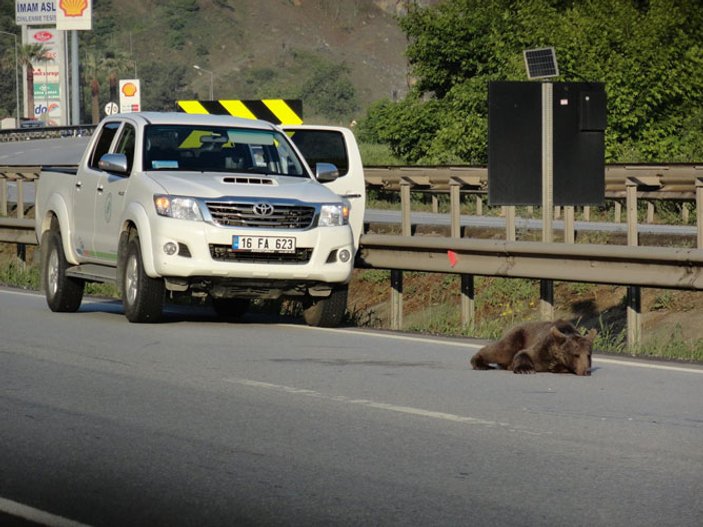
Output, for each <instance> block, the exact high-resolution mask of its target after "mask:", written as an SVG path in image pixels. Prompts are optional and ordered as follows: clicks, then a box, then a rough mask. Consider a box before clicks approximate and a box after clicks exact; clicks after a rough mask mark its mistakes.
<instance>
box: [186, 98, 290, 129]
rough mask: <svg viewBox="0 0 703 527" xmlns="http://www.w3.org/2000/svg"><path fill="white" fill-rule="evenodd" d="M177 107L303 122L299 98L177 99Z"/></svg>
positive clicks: (203, 111)
mask: <svg viewBox="0 0 703 527" xmlns="http://www.w3.org/2000/svg"><path fill="white" fill-rule="evenodd" d="M178 107H179V109H180V111H182V112H185V113H209V114H213V115H233V116H234V117H243V118H244V119H262V120H264V121H269V122H270V123H273V124H302V123H303V101H301V100H300V99H260V100H259V99H257V100H236V99H233V100H218V101H178Z"/></svg>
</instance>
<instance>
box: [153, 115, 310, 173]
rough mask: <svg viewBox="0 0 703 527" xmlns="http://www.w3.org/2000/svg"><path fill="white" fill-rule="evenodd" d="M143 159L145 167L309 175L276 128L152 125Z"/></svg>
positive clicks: (168, 169) (171, 170) (171, 169)
mask: <svg viewBox="0 0 703 527" xmlns="http://www.w3.org/2000/svg"><path fill="white" fill-rule="evenodd" d="M143 159H144V170H167V171H169V172H173V171H197V172H206V171H207V172H243V173H256V174H271V175H285V176H296V177H307V174H306V172H305V169H304V168H303V164H302V163H301V161H300V159H299V158H298V156H297V155H296V154H295V152H294V151H293V149H292V148H291V146H290V143H289V142H288V140H287V138H286V137H285V136H284V135H283V134H282V133H280V132H277V131H275V130H257V129H253V128H223V127H209V126H191V125H150V126H147V127H146V133H145V140H144V156H143Z"/></svg>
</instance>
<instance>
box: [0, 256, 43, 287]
mask: <svg viewBox="0 0 703 527" xmlns="http://www.w3.org/2000/svg"><path fill="white" fill-rule="evenodd" d="M0 284H3V285H10V286H13V287H21V288H23V289H39V269H38V267H37V266H33V265H29V264H26V263H24V262H23V261H22V260H20V259H19V258H11V259H10V260H8V261H5V262H3V263H2V265H0Z"/></svg>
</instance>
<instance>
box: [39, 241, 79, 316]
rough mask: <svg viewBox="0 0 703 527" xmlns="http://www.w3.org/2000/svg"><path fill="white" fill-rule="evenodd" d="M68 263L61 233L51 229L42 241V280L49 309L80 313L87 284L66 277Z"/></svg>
mask: <svg viewBox="0 0 703 527" xmlns="http://www.w3.org/2000/svg"><path fill="white" fill-rule="evenodd" d="M67 268H68V262H67V261H66V255H65V254H64V252H63V243H62V241H61V233H60V232H59V231H58V230H56V229H50V230H48V231H46V232H45V233H44V234H43V235H42V239H41V269H42V274H41V279H42V289H44V293H45V294H46V303H47V304H49V309H51V310H52V311H55V312H62V313H72V312H74V311H78V308H79V307H80V306H81V301H82V300H83V289H84V288H85V282H84V281H83V280H79V279H77V278H70V277H68V276H66V269H67Z"/></svg>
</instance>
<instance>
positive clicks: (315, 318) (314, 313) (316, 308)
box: [303, 285, 349, 328]
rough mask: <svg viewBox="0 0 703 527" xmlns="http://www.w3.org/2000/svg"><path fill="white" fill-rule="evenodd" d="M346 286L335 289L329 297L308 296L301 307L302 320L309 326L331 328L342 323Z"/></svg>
mask: <svg viewBox="0 0 703 527" xmlns="http://www.w3.org/2000/svg"><path fill="white" fill-rule="evenodd" d="M348 293H349V287H348V286H347V285H343V286H339V287H336V288H334V289H333V290H332V293H330V296H327V297H322V298H315V297H312V296H308V297H307V299H306V301H305V303H304V305H303V318H304V319H305V322H306V323H307V324H308V325H309V326H316V327H324V328H333V327H337V326H338V325H339V323H340V322H341V321H342V317H343V316H344V312H345V311H346V309H347V295H348Z"/></svg>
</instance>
